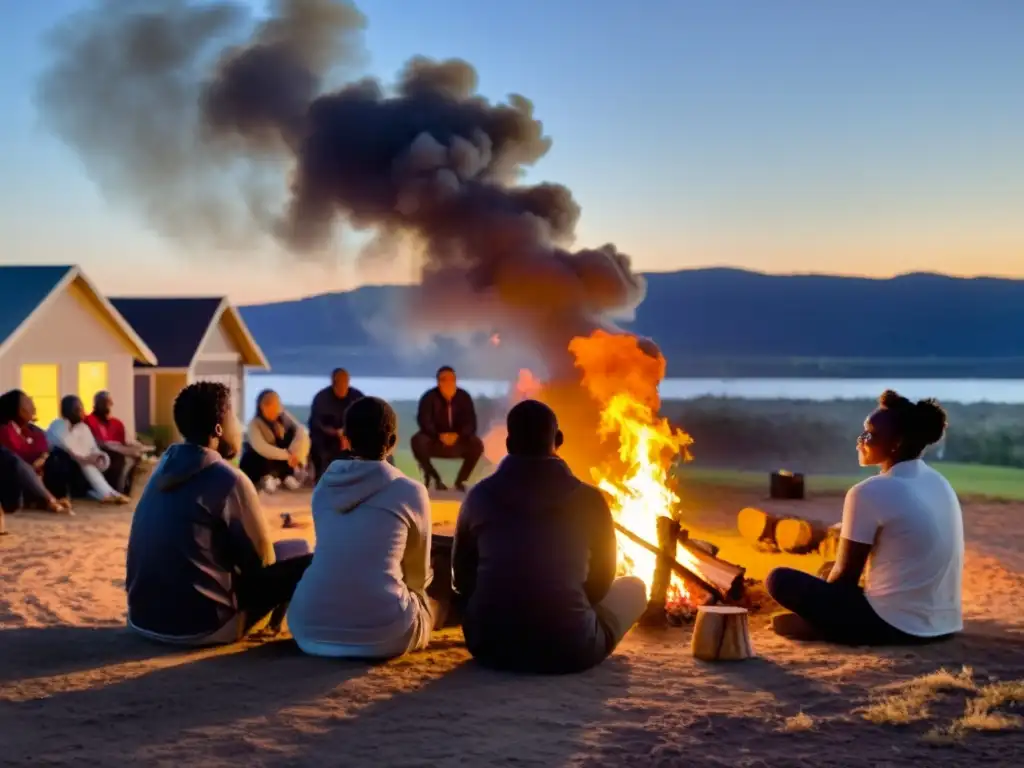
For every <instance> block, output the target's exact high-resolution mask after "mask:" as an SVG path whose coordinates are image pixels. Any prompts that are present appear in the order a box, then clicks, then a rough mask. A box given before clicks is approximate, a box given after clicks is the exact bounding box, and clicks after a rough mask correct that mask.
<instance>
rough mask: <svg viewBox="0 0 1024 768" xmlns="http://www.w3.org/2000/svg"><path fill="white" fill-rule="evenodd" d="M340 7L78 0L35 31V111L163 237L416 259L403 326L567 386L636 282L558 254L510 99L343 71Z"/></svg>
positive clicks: (617, 268) (540, 135)
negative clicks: (509, 342)
mask: <svg viewBox="0 0 1024 768" xmlns="http://www.w3.org/2000/svg"><path fill="white" fill-rule="evenodd" d="M365 24H366V20H365V18H364V16H363V15H362V14H361V13H360V12H359V10H358V9H357V8H356V7H355V6H354V5H352V4H351V3H349V2H345V0H276V1H275V2H271V3H270V10H269V16H268V17H266V18H263V19H254V18H252V17H251V16H250V15H249V12H248V11H247V10H246V6H245V5H244V4H241V3H233V2H198V1H194V2H193V1H190V0H96V2H93V3H92V5H91V6H90V7H89V9H88V10H87V11H86V12H84V13H83V14H81V15H79V16H76V17H75V18H73V19H70V20H69V22H68V23H67V24H65V25H64V26H62V27H61V28H60V29H59V30H57V31H56V32H55V36H54V43H55V44H54V49H53V53H54V59H53V61H52V64H51V66H50V67H49V69H48V70H47V71H46V72H45V73H44V75H43V77H42V80H41V83H40V88H39V95H40V107H41V111H42V114H43V116H44V118H45V120H46V122H47V124H48V125H49V127H50V128H51V129H52V130H53V131H55V132H56V134H57V135H58V136H60V137H61V138H62V139H63V140H64V141H65V142H66V143H67V144H68V145H70V146H71V147H72V148H73V149H74V150H75V151H76V152H77V154H78V155H79V157H80V158H81V160H82V162H83V163H84V165H85V167H86V169H87V170H88V172H89V173H90V175H91V176H92V178H93V179H94V180H95V182H96V183H97V184H98V185H99V187H100V188H101V189H102V190H103V191H104V193H105V194H106V195H107V196H108V197H109V199H111V200H112V201H115V202H117V203H120V204H124V205H128V206H132V207H134V208H135V209H136V210H137V211H138V212H139V213H140V214H142V215H143V216H144V217H145V218H146V220H147V221H148V222H149V223H150V224H151V225H152V226H153V227H155V228H156V229H158V230H159V231H160V232H162V233H163V234H165V235H167V236H170V237H173V238H178V239H181V240H184V241H186V242H188V243H190V244H194V243H204V244H206V245H210V244H213V245H217V246H223V247H227V248H237V247H239V246H240V245H246V244H247V243H249V242H250V241H251V239H252V238H253V237H270V238H273V239H274V240H276V241H277V242H278V243H280V245H281V246H282V247H283V249H284V250H285V251H286V252H287V253H290V254H294V255H296V256H302V257H306V258H317V257H318V255H320V254H323V253H325V252H328V251H329V249H330V246H331V245H332V243H333V242H334V241H335V239H336V237H337V231H336V227H337V226H338V225H339V224H340V225H344V226H347V227H350V228H353V229H355V230H360V231H366V232H370V233H372V234H373V235H374V237H375V238H376V240H375V242H374V243H372V244H371V250H372V251H373V252H375V253H378V254H379V253H380V252H382V251H386V250H387V249H388V246H389V245H390V244H392V243H394V242H402V243H405V244H406V245H409V244H411V245H412V246H413V247H415V248H416V249H417V251H418V253H419V254H420V255H421V258H422V261H421V273H422V274H421V277H422V279H421V290H420V291H419V292H418V299H417V301H416V303H415V306H413V307H410V308H409V312H410V314H411V316H412V319H414V320H415V322H416V325H417V326H418V327H420V328H424V327H426V328H429V329H431V330H435V331H437V330H444V329H458V330H467V329H469V330H474V329H478V330H486V331H487V332H490V331H493V330H499V331H500V332H501V334H502V338H503V339H505V338H512V339H517V340H518V341H519V342H520V343H523V344H526V345H528V346H529V347H531V348H532V349H535V350H538V351H540V353H541V354H542V356H543V358H544V360H545V361H546V363H547V364H548V367H549V374H552V375H555V376H563V377H564V376H569V375H571V374H573V362H572V357H571V355H569V353H568V351H567V350H568V345H569V341H570V340H571V339H572V338H573V337H575V336H580V335H586V334H589V333H590V332H592V331H593V330H595V329H596V328H607V329H612V330H614V326H613V325H612V324H611V321H610V318H613V317H616V316H623V315H628V314H629V313H631V312H632V310H633V309H634V308H635V307H636V306H637V304H639V302H640V301H641V300H642V298H643V296H644V291H645V284H644V281H643V279H642V277H641V276H639V275H638V274H636V273H634V272H633V271H632V268H631V266H630V259H629V257H627V256H626V255H624V254H622V253H620V252H619V251H618V250H617V249H616V248H615V247H614V246H613V245H604V246H602V247H600V248H584V249H581V250H572V244H573V240H574V232H575V227H576V224H577V221H578V219H579V216H580V208H579V206H578V205H577V203H576V201H575V200H574V199H573V196H572V194H571V192H570V191H569V190H568V189H567V188H566V187H564V186H561V185H559V184H553V183H543V184H535V185H524V184H521V183H520V181H521V178H522V174H523V172H524V170H525V169H526V168H527V167H529V166H531V165H533V164H535V163H536V162H537V161H538V160H540V159H541V158H542V157H544V155H545V154H546V153H547V152H548V150H549V149H550V147H551V139H550V138H548V137H547V136H546V135H545V133H544V130H543V126H542V124H541V122H540V121H539V120H538V119H537V118H536V117H535V116H534V110H533V105H532V104H531V103H530V101H529V100H528V99H526V98H525V97H523V96H519V95H511V96H509V97H508V99H507V101H505V102H503V103H492V102H490V101H488V100H487V99H485V98H484V97H482V96H480V95H479V94H478V93H477V74H476V71H475V70H474V69H473V67H472V66H471V65H470V64H468V63H466V62H465V61H461V60H457V59H453V60H447V61H432V60H430V59H426V58H423V57H413V58H411V59H410V60H409V61H408V63H407V64H406V65H405V67H404V68H403V69H402V71H401V72H400V73H399V74H398V77H397V80H396V82H395V83H394V84H393V85H392V86H391V87H389V88H386V87H385V86H384V85H383V84H382V83H380V82H378V81H377V80H374V79H370V78H362V79H358V78H356V77H355V73H356V72H357V71H358V69H359V67H360V65H361V64H362V63H363V61H364V51H363V47H362V31H363V29H364V27H365Z"/></svg>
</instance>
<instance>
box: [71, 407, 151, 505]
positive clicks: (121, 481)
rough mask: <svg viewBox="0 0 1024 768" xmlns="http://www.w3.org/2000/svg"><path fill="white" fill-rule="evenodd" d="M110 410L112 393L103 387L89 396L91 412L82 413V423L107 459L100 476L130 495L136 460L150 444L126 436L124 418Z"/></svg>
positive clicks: (137, 466)
mask: <svg viewBox="0 0 1024 768" xmlns="http://www.w3.org/2000/svg"><path fill="white" fill-rule="evenodd" d="M113 414H114V398H113V396H111V394H110V393H109V392H106V391H102V392H97V393H96V395H95V396H94V397H93V399H92V413H90V414H89V415H88V416H86V417H85V423H86V424H87V425H88V427H89V429H90V430H91V431H92V436H93V437H94V438H96V443H97V445H98V446H99V447H100V449H101V450H102V451H103V452H104V453H105V454H107V457H108V458H109V459H110V466H109V467H107V469H106V471H104V473H103V476H104V477H105V478H106V479H107V482H108V483H110V485H111V487H113V489H114V490H115V491H117V492H118V493H123V494H124V495H125V496H131V495H132V488H133V486H134V485H135V475H136V473H137V472H138V469H139V463H140V462H141V460H142V457H143V456H145V455H146V454H147V453H149V452H151V451H152V450H153V447H152V446H149V445H143V444H142V443H140V442H139V441H138V440H134V439H132V440H129V439H128V435H127V433H126V432H125V428H124V422H123V421H121V420H120V419H119V418H117V417H116V416H114V415H113Z"/></svg>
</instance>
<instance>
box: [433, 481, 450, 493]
mask: <svg viewBox="0 0 1024 768" xmlns="http://www.w3.org/2000/svg"><path fill="white" fill-rule="evenodd" d="M434 490H437V491H442V492H444V491H447V490H448V486H447V485H445V484H444V480H442V479H441V478H440V477H435V478H434Z"/></svg>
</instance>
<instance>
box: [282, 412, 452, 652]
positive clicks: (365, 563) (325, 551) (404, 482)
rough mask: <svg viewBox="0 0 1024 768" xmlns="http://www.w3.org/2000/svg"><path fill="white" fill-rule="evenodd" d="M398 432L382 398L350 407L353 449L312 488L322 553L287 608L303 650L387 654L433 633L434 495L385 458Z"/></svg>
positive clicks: (348, 432) (418, 645)
mask: <svg viewBox="0 0 1024 768" xmlns="http://www.w3.org/2000/svg"><path fill="white" fill-rule="evenodd" d="M397 437H398V419H397V417H396V415H395V412H394V410H393V409H392V408H391V406H390V405H388V404H387V403H386V402H384V401H383V400H381V399H379V398H376V397H366V398H363V399H361V400H359V401H357V402H355V403H353V404H352V406H351V407H350V408H349V409H348V411H347V413H346V414H345V438H346V441H347V443H348V446H349V449H348V451H347V452H346V453H345V454H344V455H343V456H342V457H340V458H338V459H336V460H335V461H333V462H332V463H331V465H330V467H328V469H327V471H326V472H325V473H324V475H323V477H321V479H320V482H319V483H317V486H316V490H315V491H314V492H313V525H314V528H315V530H316V554H315V556H314V557H313V562H312V564H311V565H310V567H309V568H308V569H307V570H306V572H305V573H304V574H303V576H302V580H301V581H300V582H299V586H298V587H297V588H296V590H295V594H294V596H293V597H292V601H291V604H290V606H289V608H288V617H287V621H288V628H289V629H290V630H291V633H292V636H293V637H294V638H295V642H296V643H297V644H298V646H299V648H301V649H302V650H303V651H304V652H305V653H308V654H311V655H314V656H332V657H340V658H362V659H388V658H393V657H396V656H400V655H402V654H403V653H407V652H409V651H413V650H418V649H422V648H425V647H426V646H427V644H428V643H429V642H430V633H431V631H432V630H433V628H434V624H435V620H436V617H437V615H438V608H437V604H436V603H434V601H433V600H432V599H431V598H429V597H428V596H427V588H428V587H429V586H430V583H431V579H432V575H433V574H432V571H431V566H430V530H431V522H430V500H429V498H428V496H427V489H426V488H425V487H424V486H423V484H422V483H420V482H417V481H416V480H413V479H411V478H409V477H407V476H406V475H404V474H403V473H402V472H401V471H400V470H398V469H396V468H395V467H393V466H392V465H390V464H389V463H388V462H387V458H388V456H389V455H390V453H391V452H392V451H393V450H394V447H395V443H396V441H397Z"/></svg>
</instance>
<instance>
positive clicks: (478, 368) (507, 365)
mask: <svg viewBox="0 0 1024 768" xmlns="http://www.w3.org/2000/svg"><path fill="white" fill-rule="evenodd" d="M646 277H647V281H648V292H647V299H646V300H645V301H644V303H643V304H642V305H641V306H640V308H639V310H638V311H637V315H636V319H635V320H634V321H633V322H631V323H628V324H626V327H627V328H629V329H630V330H632V331H635V332H637V333H640V334H643V335H645V336H650V337H651V338H653V339H654V340H655V341H656V342H657V343H658V344H659V345H660V346H661V349H662V351H663V352H664V353H665V356H666V358H667V360H668V375H669V376H672V377H688V376H689V377H697V376H700V377H704V376H709V377H726V378H731V377H736V378H743V377H848V378H862V377H876V376H878V377H891V378H917V377H920V378H1018V377H1024V280H1003V279H993V278H974V279H961V278H952V277H947V276H943V275H934V274H911V275H904V276H901V277H895V278H891V279H885V280H875V279H865V278H850V277H833V276H820V275H807V276H804V275H793V276H777V275H764V274H759V273H754V272H745V271H742V270H734V269H699V270H685V271H680V272H671V273H654V274H649V275H647V276H646ZM414 290H415V288H413V287H409V286H367V287H363V288H359V289H356V290H353V291H348V292H344V293H332V294H324V295H320V296H313V297H310V298H307V299H301V300H298V301H287V302H279V303H273V304H261V305H254V306H247V307H242V314H243V316H244V318H245V321H246V322H247V323H248V324H249V327H250V329H251V330H252V332H253V334H254V335H255V337H256V339H257V341H258V342H259V343H260V345H261V346H262V347H263V350H264V351H265V352H266V353H267V355H268V357H269V358H270V361H271V364H272V365H273V367H274V371H275V372H276V373H292V374H323V373H325V372H326V371H328V370H329V369H331V368H333V367H335V366H344V367H346V368H348V369H349V370H350V371H351V372H353V374H356V375H362V376H424V375H427V376H429V375H431V373H432V372H433V370H434V369H435V368H436V367H437V366H438V365H440V364H443V363H449V362H451V363H454V364H456V365H457V366H461V369H462V370H463V371H464V374H465V375H467V376H469V375H477V376H486V377H489V378H492V377H504V376H507V375H514V373H515V370H516V369H517V367H518V365H519V363H518V362H517V361H514V360H509V359H508V355H507V354H503V352H502V350H501V349H500V348H495V347H493V346H492V345H490V344H488V343H487V340H486V337H485V336H482V337H481V338H480V339H479V340H477V342H476V343H474V344H471V345H470V346H469V347H467V346H466V345H464V344H463V345H459V344H456V343H455V342H442V343H439V344H438V345H437V346H436V347H435V348H433V349H430V350H425V351H422V352H420V353H418V354H415V355H410V354H408V353H407V352H405V351H402V350H401V349H400V346H401V345H400V344H399V340H398V339H396V340H395V343H394V344H392V343H390V342H388V341H381V340H380V339H387V338H388V334H387V332H386V331H385V332H383V333H382V332H381V330H380V328H381V327H384V328H387V327H388V325H387V320H386V313H385V310H386V308H388V307H396V306H401V304H402V303H403V301H404V300H405V297H408V296H410V295H411V294H410V293H409V292H410V291H414ZM382 313H384V314H382ZM370 326H376V327H377V328H378V331H377V333H376V334H375V335H374V334H371V333H370V332H369V331H368V330H367V328H368V327H370ZM398 332H399V331H398V330H397V329H396V330H395V333H398Z"/></svg>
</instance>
